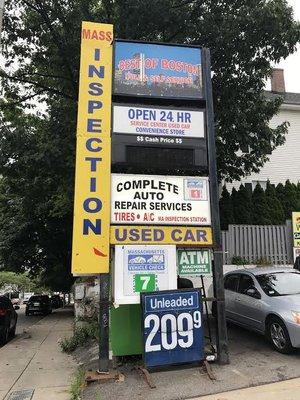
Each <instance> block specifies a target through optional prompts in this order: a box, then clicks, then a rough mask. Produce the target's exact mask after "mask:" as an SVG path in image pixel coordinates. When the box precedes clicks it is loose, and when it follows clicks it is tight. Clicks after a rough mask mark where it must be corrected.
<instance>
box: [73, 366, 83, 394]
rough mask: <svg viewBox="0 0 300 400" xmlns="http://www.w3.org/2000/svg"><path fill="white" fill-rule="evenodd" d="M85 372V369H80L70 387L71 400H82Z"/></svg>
mask: <svg viewBox="0 0 300 400" xmlns="http://www.w3.org/2000/svg"><path fill="white" fill-rule="evenodd" d="M84 377H85V371H84V369H83V368H78V370H77V371H76V373H75V376H74V379H73V381H72V383H71V387H70V395H71V397H70V400H81V393H82V390H83V388H84V386H85V380H84Z"/></svg>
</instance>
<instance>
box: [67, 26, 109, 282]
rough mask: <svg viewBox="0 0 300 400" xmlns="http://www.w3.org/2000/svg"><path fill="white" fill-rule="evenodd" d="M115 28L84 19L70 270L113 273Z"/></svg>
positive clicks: (75, 273)
mask: <svg viewBox="0 0 300 400" xmlns="http://www.w3.org/2000/svg"><path fill="white" fill-rule="evenodd" d="M112 41H113V26H112V25H109V24H97V23H93V22H83V23H82V31H81V57H80V59H81V61H80V79H79V99H78V117H77V147H76V172H75V199H74V222H73V247H72V273H73V274H74V275H87V274H99V273H105V272H108V271H109V230H110V163H111V160H110V157H111V156H110V154H111V139H110V124H111V121H110V119H111V86H112Z"/></svg>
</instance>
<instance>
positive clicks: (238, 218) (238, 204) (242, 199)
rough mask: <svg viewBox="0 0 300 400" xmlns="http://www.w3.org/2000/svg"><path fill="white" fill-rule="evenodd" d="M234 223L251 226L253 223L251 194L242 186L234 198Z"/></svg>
mask: <svg viewBox="0 0 300 400" xmlns="http://www.w3.org/2000/svg"><path fill="white" fill-rule="evenodd" d="M233 212H234V221H235V223H236V224H246V225H247V224H251V222H252V202H251V193H250V192H249V190H247V189H246V188H245V186H244V185H240V188H239V190H238V191H237V192H236V194H235V196H234V207H233Z"/></svg>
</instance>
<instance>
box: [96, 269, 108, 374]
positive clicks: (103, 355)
mask: <svg viewBox="0 0 300 400" xmlns="http://www.w3.org/2000/svg"><path fill="white" fill-rule="evenodd" d="M99 279H100V290H99V294H100V302H99V370H98V372H99V373H102V374H103V373H104V374H105V373H108V372H109V331H108V330H109V274H101V275H100V277H99Z"/></svg>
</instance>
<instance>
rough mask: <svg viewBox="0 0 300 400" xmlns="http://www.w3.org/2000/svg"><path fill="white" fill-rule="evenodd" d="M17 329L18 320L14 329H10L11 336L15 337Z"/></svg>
mask: <svg viewBox="0 0 300 400" xmlns="http://www.w3.org/2000/svg"><path fill="white" fill-rule="evenodd" d="M16 329H17V321H16V323H15V326H14V327H13V328H12V330H11V331H10V336H11V337H12V338H13V337H15V336H16Z"/></svg>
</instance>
